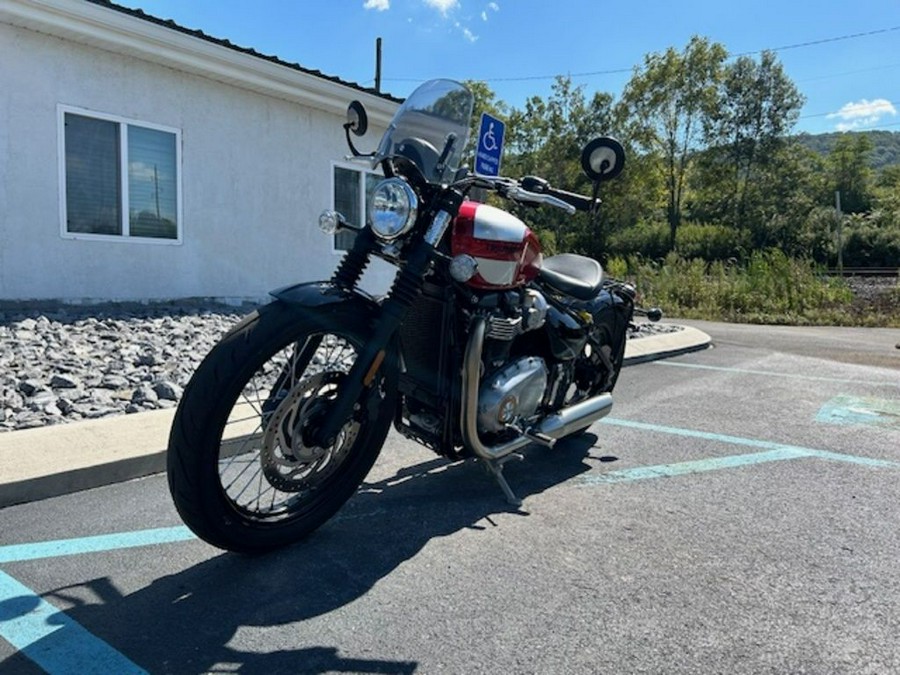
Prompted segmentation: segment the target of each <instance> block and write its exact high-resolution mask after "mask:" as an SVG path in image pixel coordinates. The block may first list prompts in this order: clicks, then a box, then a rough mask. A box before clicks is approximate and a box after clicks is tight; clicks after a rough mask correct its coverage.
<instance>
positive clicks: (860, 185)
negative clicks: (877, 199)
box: [828, 134, 874, 213]
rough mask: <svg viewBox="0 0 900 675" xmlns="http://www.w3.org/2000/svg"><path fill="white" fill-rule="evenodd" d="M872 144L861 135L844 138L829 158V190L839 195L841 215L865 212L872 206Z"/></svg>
mask: <svg viewBox="0 0 900 675" xmlns="http://www.w3.org/2000/svg"><path fill="white" fill-rule="evenodd" d="M870 152H872V141H871V140H870V139H869V137H868V136H864V135H862V134H844V135H842V136H841V137H840V138H838V139H837V142H836V143H835V145H834V150H832V151H831V154H829V155H828V169H829V173H830V179H831V185H830V187H831V188H832V189H833V190H835V191H837V192H840V193H841V210H842V211H843V212H844V213H861V212H863V211H868V210H869V208H870V207H871V205H872V189H873V183H874V172H873V171H872V169H871V168H870V167H869V153H870Z"/></svg>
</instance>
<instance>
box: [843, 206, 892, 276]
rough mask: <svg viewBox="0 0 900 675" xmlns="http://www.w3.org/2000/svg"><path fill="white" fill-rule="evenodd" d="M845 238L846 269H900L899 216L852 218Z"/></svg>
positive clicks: (877, 213) (883, 214)
mask: <svg viewBox="0 0 900 675" xmlns="http://www.w3.org/2000/svg"><path fill="white" fill-rule="evenodd" d="M843 239H844V265H845V266H847V267H900V213H897V212H885V211H874V212H872V213H869V214H865V215H854V216H851V217H849V218H847V220H846V222H845V224H844V228H843Z"/></svg>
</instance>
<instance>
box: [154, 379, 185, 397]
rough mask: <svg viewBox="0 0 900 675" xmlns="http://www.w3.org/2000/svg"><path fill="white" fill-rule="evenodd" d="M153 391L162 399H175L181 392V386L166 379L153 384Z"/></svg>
mask: <svg viewBox="0 0 900 675" xmlns="http://www.w3.org/2000/svg"><path fill="white" fill-rule="evenodd" d="M153 391H155V392H156V395H157V396H158V397H159V398H160V399H161V400H163V401H177V400H178V399H180V398H181V394H182V393H183V391H182V389H181V387H179V386H178V385H177V384H175V383H174V382H169V381H168V380H162V381H160V382H157V383H156V384H154V385H153Z"/></svg>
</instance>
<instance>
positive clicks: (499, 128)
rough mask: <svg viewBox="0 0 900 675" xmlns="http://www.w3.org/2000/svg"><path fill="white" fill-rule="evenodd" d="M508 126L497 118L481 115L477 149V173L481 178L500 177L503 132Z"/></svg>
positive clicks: (485, 114)
mask: <svg viewBox="0 0 900 675" xmlns="http://www.w3.org/2000/svg"><path fill="white" fill-rule="evenodd" d="M505 128H506V125H505V124H503V122H501V121H500V120H498V119H497V118H496V117H491V116H490V115H488V114H487V113H481V131H479V132H478V147H477V148H476V149H475V173H477V174H479V175H481V176H499V175H500V156H501V154H502V153H503V131H504V129H505Z"/></svg>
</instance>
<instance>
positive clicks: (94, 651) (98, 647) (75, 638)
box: [0, 572, 147, 675]
mask: <svg viewBox="0 0 900 675" xmlns="http://www.w3.org/2000/svg"><path fill="white" fill-rule="evenodd" d="M0 638H3V639H4V640H6V641H7V642H9V643H10V644H11V645H12V646H13V647H15V648H16V649H18V650H19V651H20V652H22V653H23V654H24V655H25V656H27V657H28V658H29V659H31V660H32V661H34V662H35V663H36V664H37V665H38V666H40V667H41V668H43V669H44V670H46V671H47V672H48V673H54V675H55V674H56V673H72V674H73V675H75V674H78V675H83V674H84V673H125V674H129V673H135V674H137V673H143V674H145V673H146V672H147V671H145V670H143V669H142V668H139V667H138V666H137V665H135V664H134V663H132V662H131V661H129V660H128V659H127V658H126V657H125V656H124V655H122V654H121V653H120V652H118V651H116V650H115V649H113V648H112V647H110V646H109V645H108V644H106V643H105V642H103V640H101V639H100V638H98V637H96V636H95V635H93V634H92V633H90V632H88V631H87V630H86V629H85V628H83V627H82V626H81V625H80V624H78V623H77V622H75V621H73V620H72V619H70V618H69V617H68V616H67V615H66V614H65V613H64V612H61V611H60V610H58V609H56V607H54V606H53V605H51V604H50V603H49V602H47V601H46V600H44V599H43V598H41V597H40V596H39V595H37V594H36V593H34V591H32V590H31V589H30V588H28V587H27V586H24V585H22V584H21V583H19V582H18V581H16V580H15V579H13V578H12V577H11V576H9V575H7V574H5V573H3V572H0Z"/></svg>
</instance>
